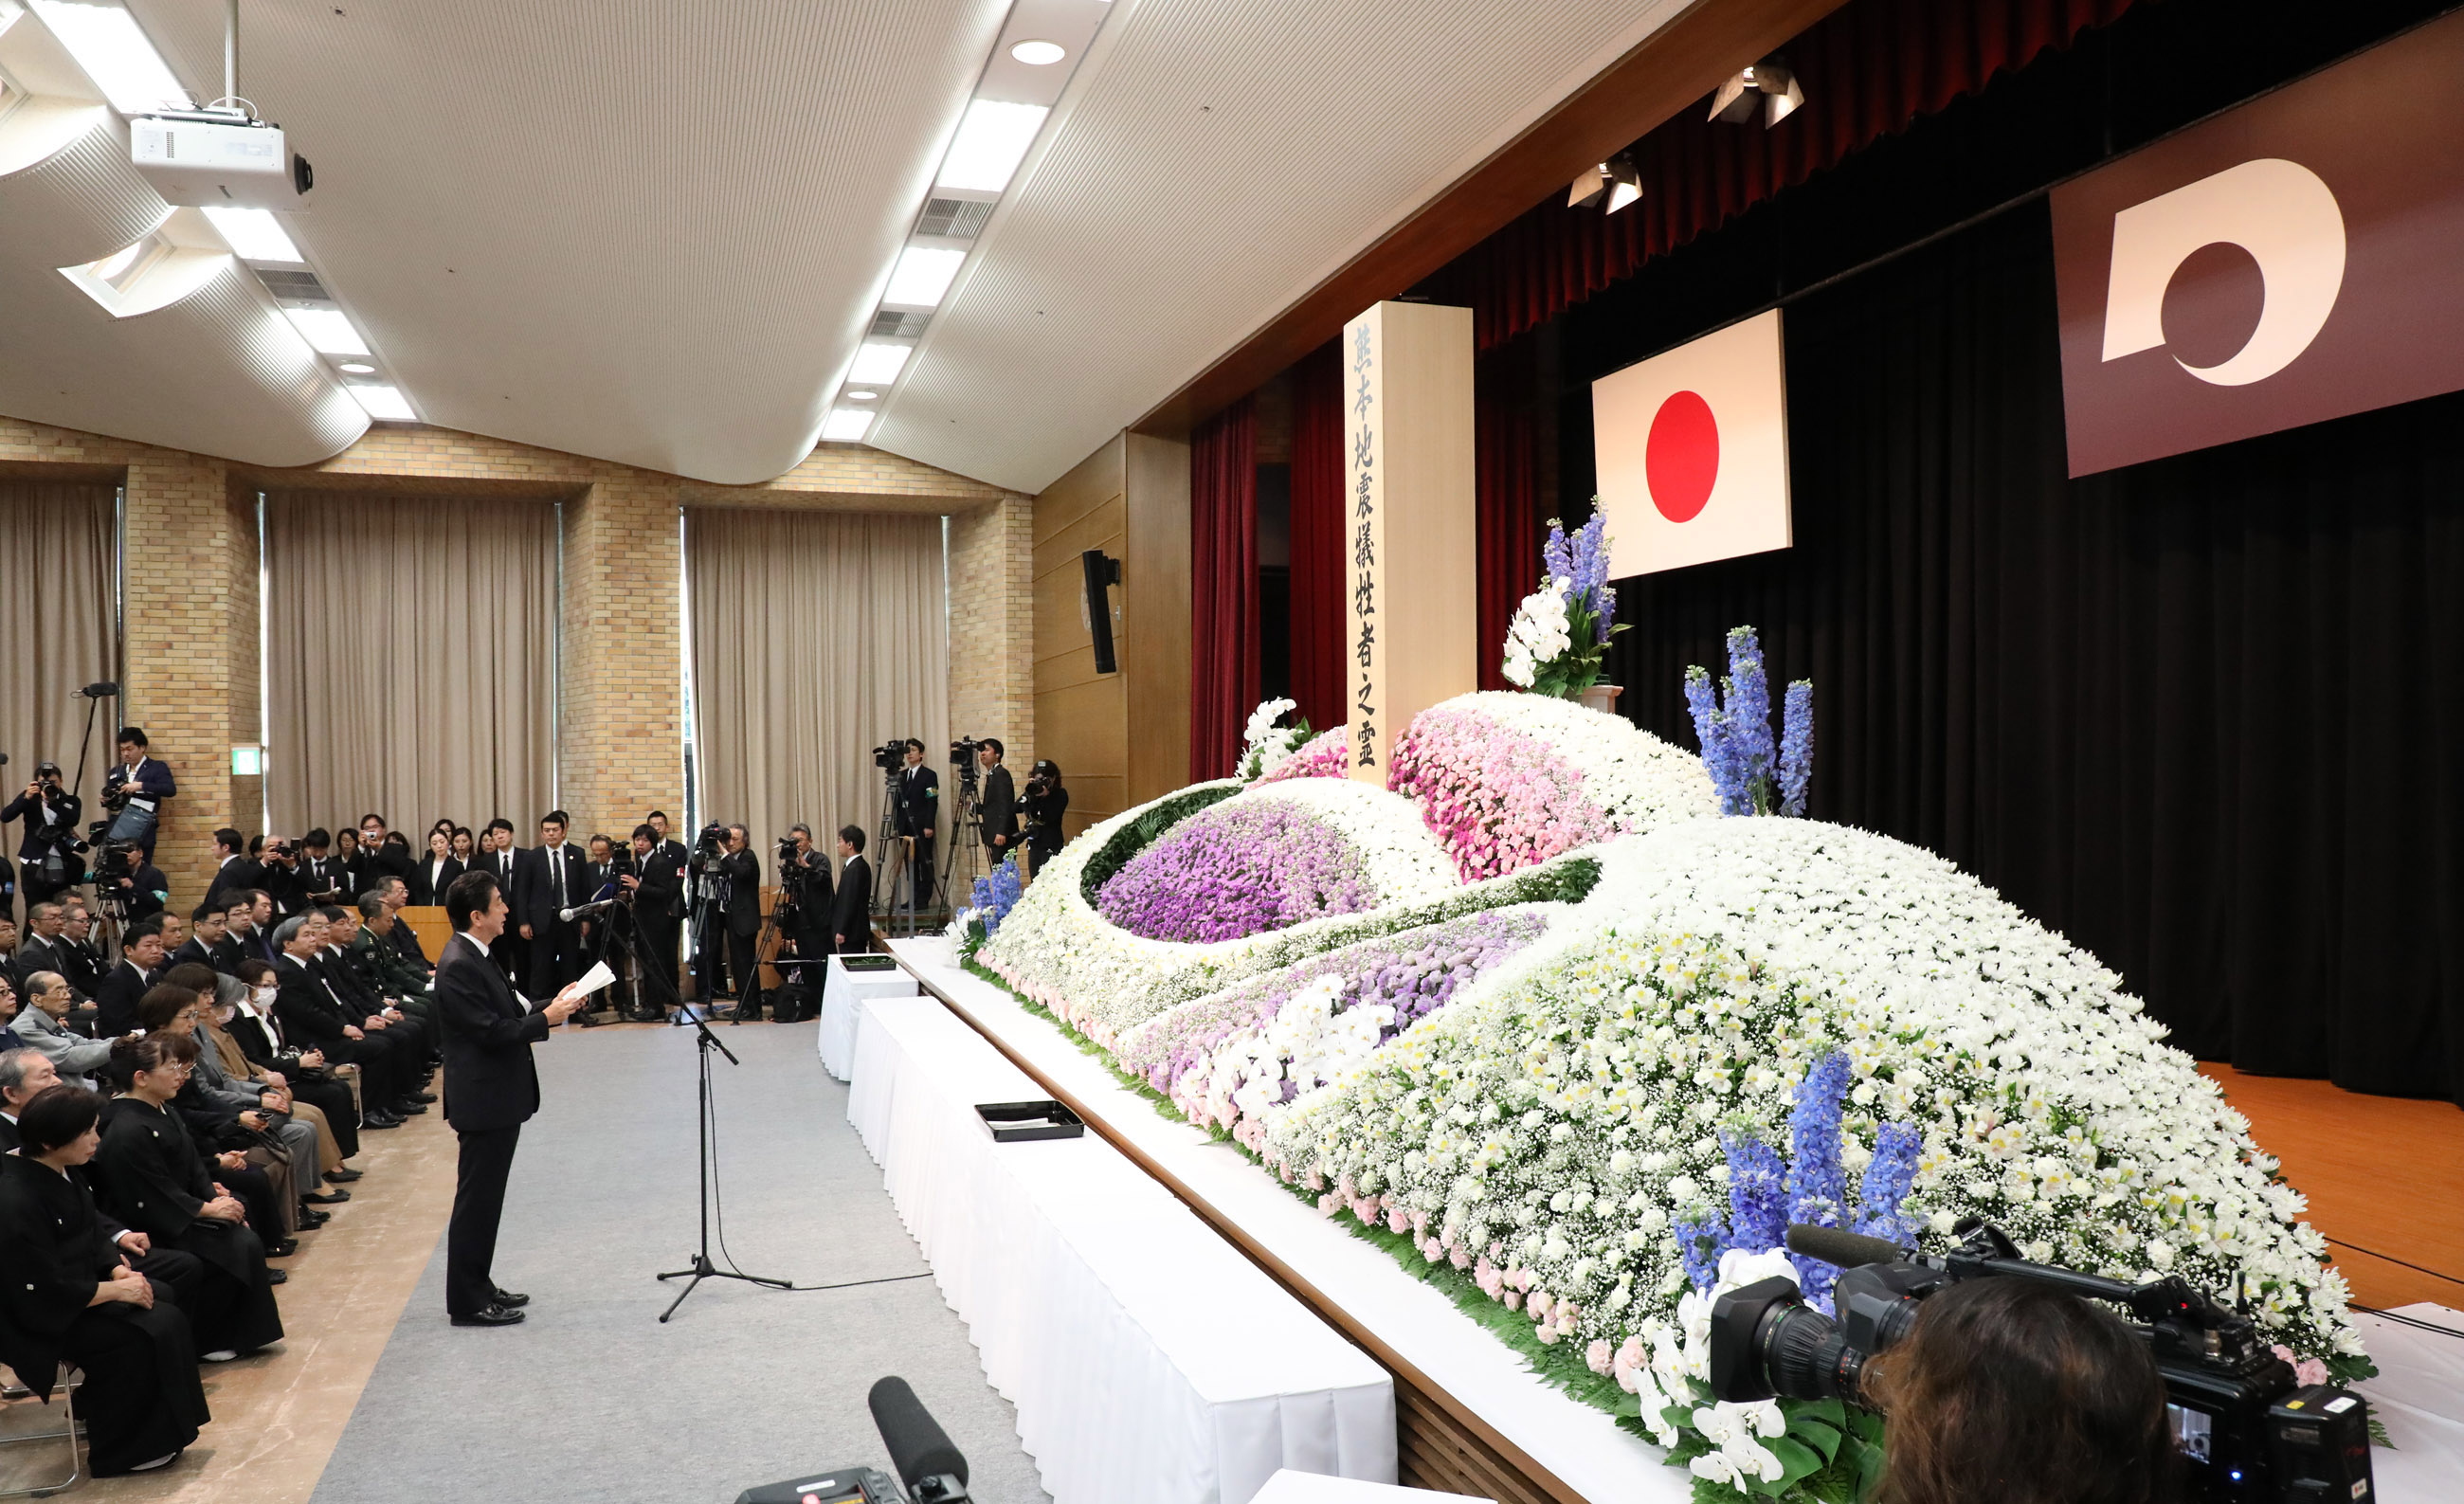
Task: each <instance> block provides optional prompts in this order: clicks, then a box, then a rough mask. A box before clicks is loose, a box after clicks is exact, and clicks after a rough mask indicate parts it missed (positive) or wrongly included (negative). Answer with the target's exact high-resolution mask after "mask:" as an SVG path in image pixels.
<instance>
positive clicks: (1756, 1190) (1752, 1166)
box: [1720, 1131, 1788, 1253]
mask: <svg viewBox="0 0 2464 1504" xmlns="http://www.w3.org/2000/svg"><path fill="white" fill-rule="evenodd" d="M1720 1148H1721V1150H1722V1151H1723V1152H1724V1153H1725V1154H1726V1155H1727V1160H1728V1245H1729V1246H1730V1247H1731V1248H1740V1249H1744V1250H1746V1251H1747V1252H1749V1253H1760V1252H1762V1251H1763V1250H1766V1249H1775V1248H1778V1247H1779V1246H1780V1245H1781V1244H1782V1243H1784V1242H1785V1241H1787V1238H1788V1170H1787V1167H1786V1166H1784V1165H1782V1164H1781V1163H1780V1161H1779V1151H1778V1150H1776V1149H1774V1148H1772V1147H1771V1145H1770V1144H1767V1143H1765V1142H1763V1141H1762V1140H1761V1139H1757V1138H1755V1137H1754V1136H1753V1135H1752V1134H1749V1133H1730V1132H1726V1131H1724V1132H1722V1133H1721V1135H1720Z"/></svg>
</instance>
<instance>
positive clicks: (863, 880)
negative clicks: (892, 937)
mask: <svg viewBox="0 0 2464 1504" xmlns="http://www.w3.org/2000/svg"><path fill="white" fill-rule="evenodd" d="M830 933H831V934H833V935H844V936H846V937H847V939H846V940H844V941H843V942H841V943H840V945H839V947H838V948H839V950H840V951H841V952H842V953H846V952H849V951H860V950H870V949H872V864H871V863H870V862H868V861H866V860H865V859H864V858H863V857H861V856H856V857H850V858H849V859H848V860H847V865H845V866H844V867H841V868H840V869H839V891H838V894H837V896H835V897H834V898H833V899H832V901H831V903H830Z"/></svg>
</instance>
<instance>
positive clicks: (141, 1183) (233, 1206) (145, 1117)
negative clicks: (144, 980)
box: [94, 1034, 282, 1362]
mask: <svg viewBox="0 0 2464 1504" xmlns="http://www.w3.org/2000/svg"><path fill="white" fill-rule="evenodd" d="M196 1058H197V1042H196V1041H195V1040H193V1039H190V1038H188V1037H187V1036H186V1035H184V1034H148V1035H146V1036H145V1037H144V1038H143V1039H118V1040H114V1041H113V1042H112V1046H111V1064H110V1065H108V1066H106V1067H105V1068H104V1069H105V1071H106V1072H108V1073H110V1074H111V1076H112V1078H113V1079H114V1080H115V1081H124V1082H125V1083H127V1084H126V1085H125V1086H123V1087H122V1088H121V1095H118V1096H115V1097H113V1098H112V1099H111V1100H110V1101H108V1102H106V1103H104V1104H103V1107H102V1149H101V1151H100V1152H99V1153H98V1154H97V1155H96V1156H95V1160H94V1167H95V1169H96V1171H97V1172H98V1174H97V1176H96V1180H97V1182H98V1185H97V1191H98V1194H99V1195H100V1197H101V1198H102V1204H103V1206H104V1208H105V1209H106V1210H108V1211H109V1212H110V1213H111V1214H112V1215H113V1216H115V1217H118V1218H119V1219H120V1220H121V1221H122V1222H124V1223H126V1224H128V1226H129V1227H131V1228H135V1229H136V1230H137V1231H139V1232H143V1233H144V1234H145V1235H146V1236H148V1237H150V1238H152V1239H153V1240H154V1241H155V1242H156V1243H157V1244H159V1245H161V1246H163V1247H165V1248H174V1249H178V1250H181V1251H183V1252H186V1253H193V1254H195V1255H196V1257H197V1259H198V1261H199V1262H200V1263H202V1264H204V1265H205V1267H206V1273H205V1279H204V1280H203V1281H202V1282H201V1283H200V1285H199V1287H198V1292H197V1305H196V1309H194V1310H192V1311H190V1312H189V1313H188V1320H189V1323H190V1324H191V1325H193V1326H194V1327H195V1328H196V1331H197V1346H198V1347H199V1348H200V1349H201V1350H202V1351H203V1354H204V1357H205V1359H206V1360H207V1361H208V1362H219V1361H222V1360H226V1359H230V1358H236V1357H239V1356H241V1355H243V1354H247V1353H253V1352H254V1351H256V1350H257V1349H258V1348H260V1347H263V1346H265V1345H266V1344H267V1343H269V1342H275V1341H279V1340H281V1338H282V1314H281V1312H280V1311H279V1310H277V1309H276V1308H275V1303H274V1284H273V1282H272V1281H271V1280H269V1279H268V1278H267V1277H266V1268H265V1245H264V1244H263V1243H261V1242H259V1241H258V1240H257V1236H256V1234H255V1233H254V1232H252V1231H250V1230H249V1227H248V1223H247V1221H246V1220H245V1213H244V1212H243V1211H242V1209H241V1207H240V1204H239V1203H238V1202H237V1201H236V1200H234V1199H232V1198H231V1196H229V1195H227V1194H225V1192H224V1190H223V1188H222V1187H221V1186H220V1185H217V1184H215V1183H214V1181H213V1177H212V1176H210V1175H209V1174H208V1173H207V1172H206V1161H204V1160H203V1159H202V1158H200V1157H199V1156H198V1153H197V1146H196V1143H195V1141H194V1140H192V1139H190V1138H189V1137H188V1130H187V1125H186V1124H185V1123H183V1122H181V1121H180V1120H179V1119H178V1118H177V1117H172V1116H171V1115H170V1114H169V1113H167V1112H165V1110H164V1109H165V1106H166V1105H167V1104H168V1103H169V1102H170V1100H171V1098H172V1097H174V1096H177V1095H179V1092H180V1086H181V1084H182V1083H183V1082H185V1081H186V1080H187V1077H188V1072H189V1071H190V1070H191V1069H192V1068H193V1067H194V1065H195V1062H196Z"/></svg>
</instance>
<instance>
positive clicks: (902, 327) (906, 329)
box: [865, 308, 933, 340]
mask: <svg viewBox="0 0 2464 1504" xmlns="http://www.w3.org/2000/svg"><path fill="white" fill-rule="evenodd" d="M932 319H933V316H932V315H931V314H928V313H899V312H897V311H895V310H893V309H889V308H884V309H882V310H881V311H880V312H878V313H876V314H874V315H873V316H872V327H871V328H870V329H868V330H866V331H865V332H866V333H867V334H868V335H869V336H870V337H872V338H873V339H876V340H920V339H922V338H923V337H924V325H925V324H927V323H929V322H931V321H932Z"/></svg>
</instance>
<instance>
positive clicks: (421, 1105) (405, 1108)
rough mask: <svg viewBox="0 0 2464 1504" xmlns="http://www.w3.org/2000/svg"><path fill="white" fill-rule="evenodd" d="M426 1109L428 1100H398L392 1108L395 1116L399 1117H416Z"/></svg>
mask: <svg viewBox="0 0 2464 1504" xmlns="http://www.w3.org/2000/svg"><path fill="white" fill-rule="evenodd" d="M426 1111H428V1104H427V1103H426V1102H396V1103H394V1104H393V1108H392V1112H393V1114H394V1116H396V1117H418V1116H419V1115H420V1114H422V1113H424V1112H426Z"/></svg>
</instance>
